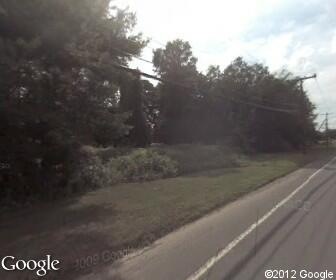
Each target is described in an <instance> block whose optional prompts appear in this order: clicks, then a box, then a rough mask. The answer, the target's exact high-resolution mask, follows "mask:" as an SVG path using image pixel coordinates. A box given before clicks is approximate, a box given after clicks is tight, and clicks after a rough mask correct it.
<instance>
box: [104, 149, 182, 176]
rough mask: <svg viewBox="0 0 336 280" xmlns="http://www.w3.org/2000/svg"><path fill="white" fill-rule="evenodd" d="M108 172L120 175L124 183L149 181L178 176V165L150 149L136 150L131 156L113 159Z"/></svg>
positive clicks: (108, 166) (108, 164) (108, 165)
mask: <svg viewBox="0 0 336 280" xmlns="http://www.w3.org/2000/svg"><path fill="white" fill-rule="evenodd" d="M107 169H108V172H111V174H112V176H113V175H114V174H119V178H118V179H117V180H116V181H118V180H121V181H124V182H137V181H149V180H155V179H160V178H166V177H172V176H175V175H176V174H177V163H176V162H175V161H174V160H171V159H170V158H169V157H167V156H165V155H160V154H158V153H156V152H154V151H151V150H148V149H136V150H134V151H133V152H131V153H130V154H129V155H125V156H121V157H118V158H114V159H111V160H110V161H109V162H108V163H107Z"/></svg>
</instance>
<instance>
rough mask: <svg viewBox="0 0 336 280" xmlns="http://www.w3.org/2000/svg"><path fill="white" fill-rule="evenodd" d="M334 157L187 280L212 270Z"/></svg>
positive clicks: (329, 162)
mask: <svg viewBox="0 0 336 280" xmlns="http://www.w3.org/2000/svg"><path fill="white" fill-rule="evenodd" d="M335 159H336V157H334V158H332V159H331V160H330V161H328V163H326V164H325V165H323V166H322V167H321V168H320V169H318V170H317V171H315V172H314V173H313V174H312V175H311V176H310V177H309V178H308V179H307V180H306V181H305V182H303V183H302V184H301V185H300V186H299V187H297V188H296V189H295V190H294V191H293V192H292V193H291V194H289V195H288V196H287V197H286V198H284V199H283V200H281V201H280V202H279V203H278V204H277V205H275V206H274V207H273V208H272V209H271V210H270V211H269V212H268V213H266V214H265V215H264V216H263V217H262V218H261V219H260V220H258V222H256V223H253V224H252V225H251V226H250V227H249V228H248V229H247V230H246V231H244V232H243V233H242V234H241V235H239V236H238V237H237V238H236V239H234V240H233V241H231V242H230V243H229V244H228V245H227V246H226V247H225V248H224V249H222V250H221V251H219V253H218V254H217V255H215V256H213V257H212V258H210V259H209V260H208V261H207V262H206V263H205V264H204V265H203V266H202V267H200V268H199V269H198V270H197V271H196V272H194V273H193V274H192V275H190V276H189V277H188V278H187V280H198V279H199V278H200V277H202V276H203V275H204V274H205V273H206V272H207V271H208V270H209V269H210V268H212V267H213V266H214V265H215V264H216V263H217V262H219V261H220V260H221V259H222V258H223V257H225V256H226V255H227V254H228V253H229V252H230V251H231V250H232V249H233V248H234V247H236V246H237V245H238V244H239V243H240V242H241V241H242V240H244V239H245V238H246V237H247V236H248V235H249V234H250V233H251V232H253V231H254V230H255V229H256V228H257V227H258V226H260V225H261V224H262V223H264V222H265V221H266V220H267V219H268V218H269V217H270V216H271V215H272V214H273V213H274V212H275V211H276V210H278V209H279V208H280V207H281V206H283V205H284V204H285V203H286V202H288V201H289V200H290V199H291V198H292V197H293V196H294V195H296V194H297V193H298V192H299V191H300V190H301V189H303V188H304V187H305V186H306V185H307V184H308V183H309V182H310V181H311V179H313V178H314V177H315V176H316V175H317V174H318V173H320V172H321V171H322V170H323V169H325V168H326V167H327V166H329V165H330V164H331V163H332V162H333V161H334V160H335Z"/></svg>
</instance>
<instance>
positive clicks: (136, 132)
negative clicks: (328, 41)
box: [0, 0, 316, 195]
mask: <svg viewBox="0 0 336 280" xmlns="http://www.w3.org/2000/svg"><path fill="white" fill-rule="evenodd" d="M135 25H136V15H135V14H134V13H132V12H130V11H128V10H127V9H126V10H125V9H124V10H123V9H118V8H117V7H115V6H113V1H110V0H96V1H91V0H49V1H44V0H32V1H20V0H2V1H1V2H0V53H1V57H0V141H1V145H0V156H1V158H0V161H1V166H7V167H8V168H2V170H0V172H1V176H0V181H1V186H2V187H1V188H2V189H1V193H2V194H3V195H10V193H13V192H15V193H18V186H20V191H21V192H22V193H24V192H25V190H26V189H29V188H34V189H36V191H41V190H43V189H45V188H47V186H49V187H48V188H50V186H58V185H62V184H65V183H66V180H67V178H68V175H69V172H71V166H72V164H73V161H74V160H75V158H76V157H75V156H74V155H75V154H76V151H77V150H78V147H80V146H81V145H93V146H101V147H106V146H115V147H120V146H132V147H145V146H148V145H150V144H151V143H153V142H160V143H166V144H178V143H207V144H213V143H216V144H221V143H228V144H230V145H236V146H239V147H241V148H242V149H245V150H255V151H283V150H289V149H300V148H303V147H305V146H306V145H308V144H309V143H311V142H313V141H314V139H315V134H316V133H315V128H314V119H315V115H314V105H313V104H312V103H311V102H310V100H309V98H308V97H307V94H306V92H304V91H301V89H300V87H299V84H298V83H297V81H295V78H294V77H292V75H291V74H290V73H288V72H285V71H283V72H281V73H277V74H274V73H271V72H270V71H269V69H268V68H267V67H266V66H265V65H262V64H259V63H255V64H249V63H247V62H246V61H244V59H243V58H241V57H238V58H237V59H235V60H234V61H233V62H232V63H231V64H230V65H229V66H227V67H226V68H225V69H224V70H221V68H220V67H219V66H210V67H209V69H208V70H207V71H206V73H202V72H200V71H199V70H198V69H197V58H196V57H195V56H194V54H193V53H192V47H191V46H190V44H189V43H188V42H186V41H184V40H181V39H177V40H174V41H171V42H168V43H167V44H166V46H165V47H164V48H158V49H156V50H154V52H153V60H152V63H153V69H154V71H155V73H156V75H157V77H158V78H159V79H160V82H158V83H157V84H155V83H152V82H151V81H148V80H146V79H144V78H142V75H141V73H140V71H132V72H130V71H126V70H127V69H128V66H129V63H130V61H131V60H132V59H133V58H134V57H136V56H139V55H141V51H142V50H143V49H144V48H145V47H146V45H147V44H148V40H147V39H145V38H144V36H143V35H142V34H136V33H134V32H133V29H134V27H135ZM219 63H220V62H219Z"/></svg>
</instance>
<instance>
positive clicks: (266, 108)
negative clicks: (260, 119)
mask: <svg viewBox="0 0 336 280" xmlns="http://www.w3.org/2000/svg"><path fill="white" fill-rule="evenodd" d="M112 66H113V67H115V68H117V69H120V70H123V71H126V72H129V73H132V74H134V75H136V76H143V77H146V78H150V79H154V80H157V81H160V82H162V83H167V84H173V85H176V86H180V87H183V88H186V89H191V90H197V89H195V88H193V87H190V86H187V85H184V84H182V83H178V82H174V81H170V80H166V79H162V78H160V77H157V76H155V75H151V74H148V73H145V72H142V71H140V70H137V69H132V68H129V67H127V66H123V65H120V64H116V63H113V64H112ZM222 98H225V99H228V100H230V101H233V102H236V103H240V104H245V105H248V106H252V107H256V108H260V109H264V110H268V111H274V112H281V113H287V114H294V113H295V112H296V111H295V110H287V109H283V108H279V107H272V106H267V105H263V104H258V103H254V102H246V101H243V100H238V99H235V98H231V97H225V96H222Z"/></svg>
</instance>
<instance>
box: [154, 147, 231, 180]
mask: <svg viewBox="0 0 336 280" xmlns="http://www.w3.org/2000/svg"><path fill="white" fill-rule="evenodd" d="M152 149H153V150H154V151H156V152H158V153H160V154H162V155H166V156H168V157H169V158H171V159H173V160H174V161H176V162H177V164H178V171H179V174H186V173H192V172H197V171H202V170H209V169H216V168H224V167H232V166H236V165H237V160H236V157H235V152H234V151H233V150H232V149H230V148H229V147H226V146H222V145H197V144H181V145H174V146H168V145H160V146H158V147H154V148H152Z"/></svg>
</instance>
